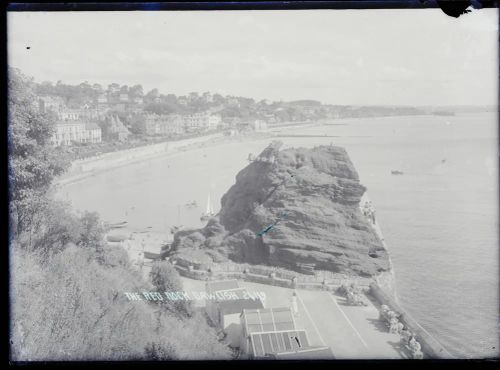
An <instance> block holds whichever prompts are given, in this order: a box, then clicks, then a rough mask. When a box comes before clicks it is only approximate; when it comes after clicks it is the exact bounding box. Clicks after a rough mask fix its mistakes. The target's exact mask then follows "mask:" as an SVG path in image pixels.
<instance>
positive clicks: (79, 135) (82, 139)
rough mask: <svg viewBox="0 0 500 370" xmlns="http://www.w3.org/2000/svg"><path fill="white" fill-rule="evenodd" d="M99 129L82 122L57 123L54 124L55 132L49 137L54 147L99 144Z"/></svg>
mask: <svg viewBox="0 0 500 370" xmlns="http://www.w3.org/2000/svg"><path fill="white" fill-rule="evenodd" d="M101 140H102V138H101V128H100V127H99V126H97V125H96V124H95V123H86V122H82V121H71V120H68V121H59V122H57V123H56V124H55V132H54V133H53V135H52V137H51V143H52V145H54V146H60V145H71V144H72V143H73V142H77V143H100V142H101Z"/></svg>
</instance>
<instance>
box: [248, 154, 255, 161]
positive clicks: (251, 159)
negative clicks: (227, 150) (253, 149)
mask: <svg viewBox="0 0 500 370" xmlns="http://www.w3.org/2000/svg"><path fill="white" fill-rule="evenodd" d="M247 160H248V162H253V161H255V156H254V155H253V154H252V153H248V158H247Z"/></svg>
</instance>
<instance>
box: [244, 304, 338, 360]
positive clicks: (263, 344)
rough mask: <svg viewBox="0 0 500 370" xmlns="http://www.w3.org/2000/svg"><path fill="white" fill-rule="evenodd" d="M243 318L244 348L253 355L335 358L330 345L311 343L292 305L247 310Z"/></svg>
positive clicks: (252, 356) (260, 357) (265, 356)
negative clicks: (297, 321)
mask: <svg viewBox="0 0 500 370" xmlns="http://www.w3.org/2000/svg"><path fill="white" fill-rule="evenodd" d="M240 319H241V326H242V336H241V349H242V350H243V351H244V353H246V354H247V355H248V356H249V357H250V358H254V359H263V358H293V357H295V358H322V359H325V358H330V359H331V358H333V353H332V352H331V349H330V348H329V347H325V346H321V347H318V346H311V345H310V342H309V338H308V336H307V332H306V331H305V330H304V329H298V328H297V327H296V325H295V320H294V318H293V313H292V310H291V308H289V307H273V308H263V309H244V310H243V312H242V314H241V317H240ZM318 356H320V357H318Z"/></svg>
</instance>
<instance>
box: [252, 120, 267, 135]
mask: <svg viewBox="0 0 500 370" xmlns="http://www.w3.org/2000/svg"><path fill="white" fill-rule="evenodd" d="M251 127H252V128H253V129H254V131H258V132H260V131H267V122H266V121H263V120H260V119H256V120H255V121H253V122H252V123H251Z"/></svg>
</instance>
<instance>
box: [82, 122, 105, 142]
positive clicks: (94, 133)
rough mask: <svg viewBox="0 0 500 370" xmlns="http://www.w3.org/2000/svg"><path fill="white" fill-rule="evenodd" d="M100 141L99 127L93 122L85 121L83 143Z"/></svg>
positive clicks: (100, 132)
mask: <svg viewBox="0 0 500 370" xmlns="http://www.w3.org/2000/svg"><path fill="white" fill-rule="evenodd" d="M101 141H102V131H101V128H100V127H99V126H98V125H97V124H96V123H95V122H87V123H85V136H84V137H83V141H82V142H83V143H92V144H95V143H100V142H101Z"/></svg>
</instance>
